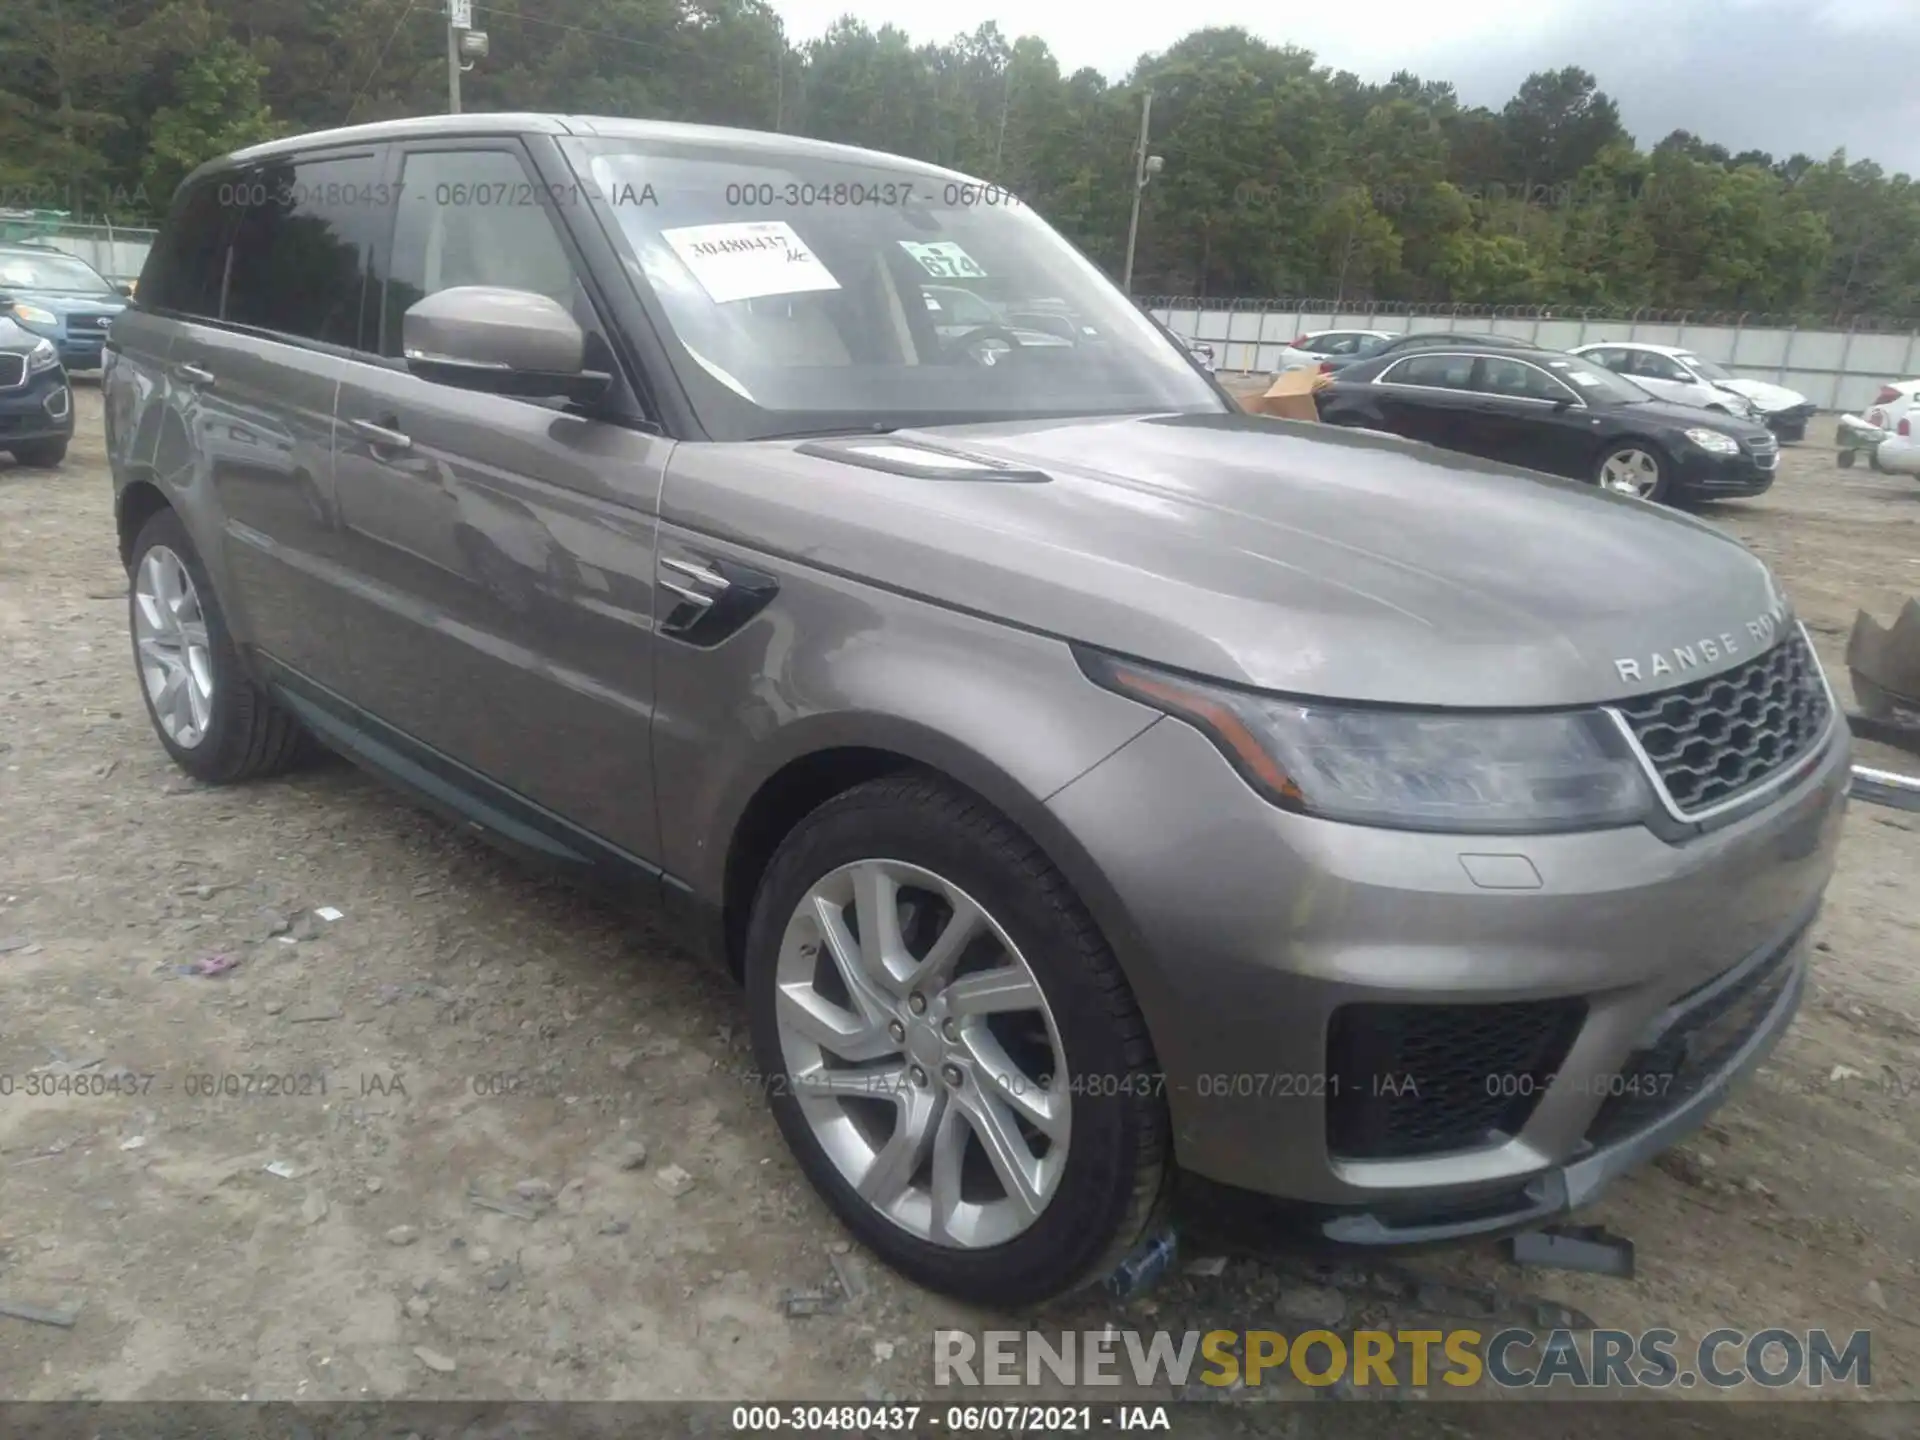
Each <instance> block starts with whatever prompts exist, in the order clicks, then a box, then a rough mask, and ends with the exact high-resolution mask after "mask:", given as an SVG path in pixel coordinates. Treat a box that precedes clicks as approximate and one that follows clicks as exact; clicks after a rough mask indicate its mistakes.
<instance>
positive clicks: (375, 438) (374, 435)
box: [347, 416, 413, 450]
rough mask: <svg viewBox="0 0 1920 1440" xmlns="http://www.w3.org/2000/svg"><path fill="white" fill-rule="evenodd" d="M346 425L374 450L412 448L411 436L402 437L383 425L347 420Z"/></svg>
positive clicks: (367, 421) (369, 421) (397, 432)
mask: <svg viewBox="0 0 1920 1440" xmlns="http://www.w3.org/2000/svg"><path fill="white" fill-rule="evenodd" d="M388 418H389V419H391V418H393V417H391V416H389V417H388ZM347 424H348V425H350V426H352V427H353V433H354V434H356V435H358V436H359V437H360V438H361V439H362V440H365V441H366V442H367V443H368V444H369V445H372V446H374V447H375V448H376V449H381V450H411V449H412V448H413V437H412V436H411V435H403V434H401V433H400V432H399V431H398V430H390V429H388V428H387V427H386V426H385V425H376V424H374V423H373V421H371V420H349V421H348V422H347Z"/></svg>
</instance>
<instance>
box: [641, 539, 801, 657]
mask: <svg viewBox="0 0 1920 1440" xmlns="http://www.w3.org/2000/svg"><path fill="white" fill-rule="evenodd" d="M656 583H657V584H658V585H659V588H660V600H659V601H658V602H657V603H656V607H655V609H656V613H658V614H659V615H660V617H661V619H660V633H661V634H662V635H665V636H668V637H670V638H671V639H674V640H680V641H684V642H685V643H686V644H688V645H693V646H696V647H698V648H699V649H702V650H708V649H711V648H712V647H713V646H715V645H718V644H719V643H720V642H721V641H722V640H725V639H726V638H727V637H729V636H730V635H734V634H736V633H738V632H739V630H740V629H741V628H742V627H743V626H745V624H746V623H747V622H748V621H749V620H751V619H753V617H754V616H756V615H758V614H759V613H760V612H761V611H762V610H764V609H766V608H767V605H768V604H769V603H770V602H771V601H772V599H773V597H774V596H775V595H776V594H778V593H779V591H780V582H779V581H777V580H775V579H774V578H773V577H772V576H771V575H766V574H762V573H761V572H760V571H758V570H750V569H748V568H747V567H746V566H744V565H736V564H734V563H733V562H732V561H731V560H714V559H709V558H707V557H705V556H696V555H691V554H687V553H685V552H682V553H680V554H665V553H663V554H662V555H661V557H660V566H659V570H658V572H657V575H656Z"/></svg>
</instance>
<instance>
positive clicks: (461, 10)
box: [447, 0, 473, 115]
mask: <svg viewBox="0 0 1920 1440" xmlns="http://www.w3.org/2000/svg"><path fill="white" fill-rule="evenodd" d="M472 28H473V0H447V113H448V114H449V115H458V114H459V113H460V32H461V31H462V30H471V29H472Z"/></svg>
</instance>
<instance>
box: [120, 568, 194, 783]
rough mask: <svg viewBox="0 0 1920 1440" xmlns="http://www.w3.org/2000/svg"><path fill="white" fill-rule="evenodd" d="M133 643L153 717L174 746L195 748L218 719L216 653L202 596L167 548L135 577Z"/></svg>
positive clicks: (185, 570) (186, 748) (185, 569)
mask: <svg viewBox="0 0 1920 1440" xmlns="http://www.w3.org/2000/svg"><path fill="white" fill-rule="evenodd" d="M133 642H134V648H135V651H136V652H137V654H138V656H139V662H140V678H141V681H142V683H144V684H145V685H146V687H147V699H148V700H149V701H150V702H151V703H152V705H153V713H154V718H155V719H157V720H158V721H159V722H160V728H161V729H162V730H164V731H165V732H166V734H167V738H168V739H169V740H171V741H173V743H174V744H176V745H178V746H179V747H180V748H181V749H183V750H191V749H193V747H194V746H196V745H198V744H199V743H200V742H201V741H202V740H204V739H205V738H206V736H207V726H208V725H209V724H211V723H212V721H213V653H212V651H211V650H209V649H208V646H207V617H206V615H205V613H204V612H203V611H202V610H201V608H200V592H199V591H197V590H195V589H194V588H193V577H192V576H191V575H189V574H188V573H187V567H186V566H185V565H183V564H182V563H181V561H180V557H179V556H178V555H176V554H174V553H173V551H171V550H169V549H168V548H167V547H166V546H164V545H155V546H154V547H153V548H152V549H151V550H149V551H147V553H146V554H145V555H144V556H142V557H141V560H140V570H139V573H138V574H137V575H136V576H135V577H134V582H133Z"/></svg>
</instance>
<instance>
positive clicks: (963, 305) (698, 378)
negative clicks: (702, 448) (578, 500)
mask: <svg viewBox="0 0 1920 1440" xmlns="http://www.w3.org/2000/svg"><path fill="white" fill-rule="evenodd" d="M563 144H564V145H565V146H566V148H567V150H568V153H569V158H570V159H571V160H572V162H573V165H574V167H575V169H576V171H577V172H578V173H579V175H580V177H581V179H582V181H583V185H582V189H583V191H584V192H585V193H586V195H587V196H588V197H589V198H590V199H591V201H592V203H594V204H595V205H597V206H599V207H600V209H601V211H602V214H603V215H604V216H605V217H606V218H607V219H608V220H610V221H611V222H612V223H611V225H610V229H612V230H614V231H616V232H617V233H618V235H619V237H620V239H621V240H622V241H624V247H623V249H624V254H623V257H622V258H623V259H624V260H625V261H626V263H627V264H628V265H629V266H630V267H631V268H632V270H633V271H634V272H635V277H636V278H637V279H638V280H639V281H640V282H641V286H640V289H641V294H642V298H643V300H644V301H645V302H646V303H647V304H648V305H649V308H651V309H652V310H653V312H654V316H653V318H654V320H655V323H656V324H658V325H660V326H661V328H662V330H663V332H665V334H666V336H668V337H669V339H670V343H669V351H670V353H671V355H672V359H673V363H674V365H675V367H676V369H677V370H678V371H679V374H680V378H681V380H682V382H683V383H684V384H685V386H686V388H687V390H688V393H689V395H690V397H691V398H692V401H693V404H694V407H695V409H696V410H697V411H698V412H699V415H700V419H701V422H702V424H703V425H704V426H705V427H706V429H707V431H708V432H709V433H710V434H712V435H714V436H715V437H716V438H722V439H762V438H769V437H773V436H780V435H798V434H814V433H820V432H822V431H831V430H843V429H876V428H893V427H897V426H904V425H941V424H962V423H966V422H969V421H984V420H1000V419H1021V418H1027V417H1034V418H1039V417H1045V416H1060V415H1101V414H1129V413H1168V412H1175V413H1220V412H1222V411H1224V410H1226V408H1227V406H1226V402H1224V401H1223V400H1222V399H1221V398H1220V396H1219V394H1218V393H1217V392H1216V391H1215V390H1214V389H1213V387H1212V386H1211V385H1210V384H1209V383H1208V382H1207V380H1206V379H1205V378H1204V377H1203V376H1202V375H1201V374H1199V373H1198V372H1197V371H1196V370H1195V369H1194V366H1193V364H1192V362H1191V361H1190V360H1189V359H1188V358H1187V357H1186V356H1185V355H1183V354H1182V353H1181V351H1180V350H1179V349H1178V348H1177V347H1176V346H1175V345H1174V344H1173V343H1171V342H1170V341H1169V340H1167V339H1166V337H1165V336H1164V335H1162V334H1161V332H1160V331H1159V330H1158V328H1157V327H1156V326H1155V325H1154V324H1153V322H1152V321H1151V320H1149V319H1148V318H1147V317H1146V315H1144V314H1143V313H1142V312H1141V311H1140V310H1139V309H1137V308H1136V307H1135V306H1134V305H1133V304H1132V303H1131V302H1129V301H1128V300H1127V298H1126V297H1125V296H1124V295H1122V294H1121V293H1120V292H1119V291H1118V290H1117V289H1115V288H1114V287H1113V286H1112V285H1111V284H1109V283H1108V281H1107V280H1106V278H1105V277H1104V276H1102V275H1101V274H1100V272H1099V271H1098V270H1096V269H1095V268H1094V267H1093V266H1092V265H1091V264H1090V263H1089V262H1088V261H1086V260H1085V259H1084V258H1082V257H1081V256H1080V255H1079V254H1078V253H1077V252H1076V251H1075V250H1074V249H1073V248H1072V247H1071V246H1069V245H1068V244H1067V243H1066V242H1065V241H1064V240H1062V239H1061V238H1060V237H1059V236H1058V235H1056V234H1055V233H1054V232H1053V230H1052V229H1051V228H1050V227H1048V226H1047V225H1046V224H1045V222H1043V221H1042V220H1041V219H1040V218H1039V216H1037V215H1035V214H1034V213H1033V212H1032V211H1031V210H1029V209H1027V208H1026V207H1025V206H1024V205H1022V204H1021V203H1020V202H1019V201H1018V200H1016V199H1014V198H1013V197H1012V196H1010V195H1008V194H1007V193H1006V192H1004V191H999V190H995V189H994V188H992V187H989V186H980V185H977V184H962V183H960V182H957V181H954V182H949V181H946V180H944V179H942V178H940V177H938V176H928V175H926V174H924V173H920V172H917V171H915V170H912V169H908V168H904V167H901V168H895V167H892V166H888V165H886V164H885V162H884V161H873V162H867V161H861V160H842V159H839V158H837V157H834V158H822V157H820V156H817V155H807V154H782V153H780V152H778V151H773V150H761V149H758V148H747V147H744V146H743V147H742V148H740V149H738V150H733V151H726V150H717V149H716V148H714V147H713V146H711V145H688V146H681V145H674V144H670V143H658V142H653V141H648V142H647V143H646V148H645V150H644V152H643V151H642V150H640V149H639V148H637V146H638V142H635V141H630V140H618V139H604V140H584V139H580V140H569V141H565V142H563Z"/></svg>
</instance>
